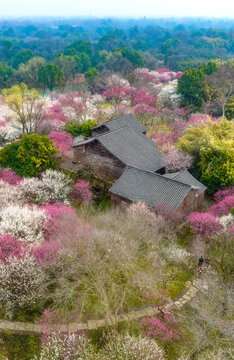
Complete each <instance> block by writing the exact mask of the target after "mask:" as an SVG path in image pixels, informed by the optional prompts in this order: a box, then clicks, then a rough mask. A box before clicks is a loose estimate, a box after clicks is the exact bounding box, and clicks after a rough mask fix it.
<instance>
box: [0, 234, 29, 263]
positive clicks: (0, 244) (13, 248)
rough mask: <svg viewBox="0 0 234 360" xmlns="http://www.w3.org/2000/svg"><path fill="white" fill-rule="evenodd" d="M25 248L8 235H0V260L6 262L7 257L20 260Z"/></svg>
mask: <svg viewBox="0 0 234 360" xmlns="http://www.w3.org/2000/svg"><path fill="white" fill-rule="evenodd" d="M24 252H25V247H24V245H23V244H22V242H20V241H19V240H18V239H16V238H14V237H12V236H10V235H6V234H5V235H0V260H1V261H3V262H6V261H7V260H8V258H9V257H12V256H14V257H16V258H20V257H21V256H22V255H23V254H24Z"/></svg>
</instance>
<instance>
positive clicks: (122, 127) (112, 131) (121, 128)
mask: <svg viewBox="0 0 234 360" xmlns="http://www.w3.org/2000/svg"><path fill="white" fill-rule="evenodd" d="M124 128H129V129H130V126H129V125H124V126H121V127H120V128H118V129H115V130H109V131H106V132H105V133H103V134H100V135H97V136H94V137H93V138H91V139H96V138H100V137H102V136H105V135H108V134H110V133H111V134H112V133H114V132H117V131H119V130H123V129H124ZM134 132H135V131H134Z"/></svg>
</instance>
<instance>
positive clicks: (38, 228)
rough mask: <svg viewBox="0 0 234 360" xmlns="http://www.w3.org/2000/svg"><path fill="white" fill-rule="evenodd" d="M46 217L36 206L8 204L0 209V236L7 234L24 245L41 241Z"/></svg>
mask: <svg viewBox="0 0 234 360" xmlns="http://www.w3.org/2000/svg"><path fill="white" fill-rule="evenodd" d="M45 220H46V215H45V213H44V211H43V210H41V209H38V208H37V207H36V206H29V205H23V206H20V205H18V204H10V205H8V206H6V207H5V208H4V209H2V208H1V209H0V234H1V235H4V234H9V235H11V236H14V237H16V238H18V239H19V240H20V241H23V242H25V243H40V242H41V241H43V225H44V222H45Z"/></svg>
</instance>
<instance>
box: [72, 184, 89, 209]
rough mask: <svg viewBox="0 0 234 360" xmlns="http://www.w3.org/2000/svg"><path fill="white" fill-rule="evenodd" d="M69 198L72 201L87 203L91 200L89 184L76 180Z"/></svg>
mask: <svg viewBox="0 0 234 360" xmlns="http://www.w3.org/2000/svg"><path fill="white" fill-rule="evenodd" d="M71 197H72V199H73V200H79V201H81V202H83V203H86V204H87V203H89V202H90V201H91V200H92V199H93V193H92V191H91V190H90V183H89V182H88V181H86V180H82V179H81V180H78V181H77V182H76V183H75V184H74V185H73V187H72V192H71Z"/></svg>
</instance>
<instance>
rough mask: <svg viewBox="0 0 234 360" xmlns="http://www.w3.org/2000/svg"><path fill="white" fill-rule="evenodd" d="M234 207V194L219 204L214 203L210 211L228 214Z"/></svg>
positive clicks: (218, 214) (214, 213)
mask: <svg viewBox="0 0 234 360" xmlns="http://www.w3.org/2000/svg"><path fill="white" fill-rule="evenodd" d="M233 207H234V195H231V196H226V197H225V198H224V199H223V200H221V201H219V202H218V203H217V204H214V205H212V206H211V208H210V212H211V213H212V214H213V215H216V216H221V215H227V214H229V213H230V211H231V209H232V208H233Z"/></svg>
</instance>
